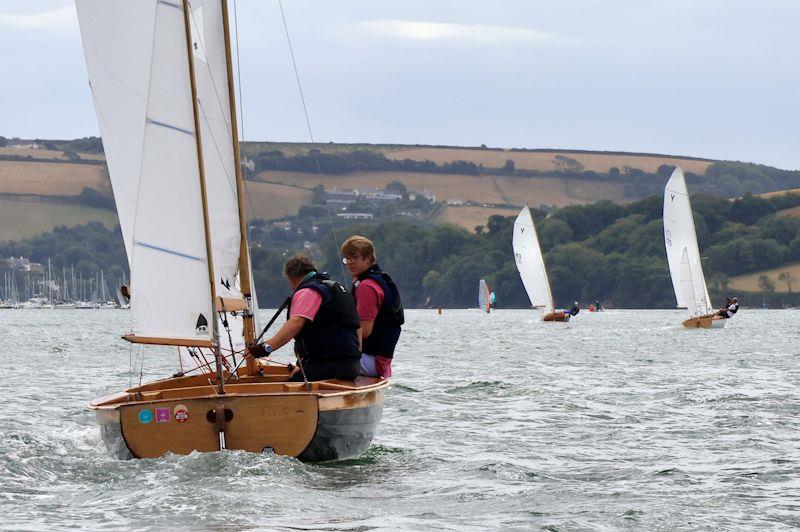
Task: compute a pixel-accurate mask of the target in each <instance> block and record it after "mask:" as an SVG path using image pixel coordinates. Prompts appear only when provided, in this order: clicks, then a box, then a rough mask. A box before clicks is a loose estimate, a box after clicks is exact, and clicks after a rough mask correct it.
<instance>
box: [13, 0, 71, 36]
mask: <svg viewBox="0 0 800 532" xmlns="http://www.w3.org/2000/svg"><path fill="white" fill-rule="evenodd" d="M0 26H11V27H13V28H20V29H34V30H71V29H75V28H77V27H78V16H77V13H76V11H75V6H74V5H70V6H66V7H62V8H59V9H53V10H52V11H45V12H43V13H0Z"/></svg>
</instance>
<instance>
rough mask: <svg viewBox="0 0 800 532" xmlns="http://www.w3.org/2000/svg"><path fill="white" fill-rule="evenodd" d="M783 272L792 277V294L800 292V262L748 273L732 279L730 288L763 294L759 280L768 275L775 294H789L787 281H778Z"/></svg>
mask: <svg viewBox="0 0 800 532" xmlns="http://www.w3.org/2000/svg"><path fill="white" fill-rule="evenodd" d="M782 272H788V273H789V275H791V277H792V292H797V291H798V290H800V262H795V263H793V264H785V265H783V266H779V267H777V268H772V269H770V270H763V271H760V272H756V273H748V274H747V275H738V276H736V277H731V280H730V283H729V284H728V286H729V287H730V288H731V289H733V290H744V291H747V292H761V288H759V287H758V278H759V277H760V276H762V275H766V276H767V277H768V278H769V280H770V281H772V282H773V283H774V284H775V292H778V293H780V292H788V286H787V285H786V282H785V281H781V280H778V276H779V275H780V274H781V273H782Z"/></svg>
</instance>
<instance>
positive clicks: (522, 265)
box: [512, 206, 553, 314]
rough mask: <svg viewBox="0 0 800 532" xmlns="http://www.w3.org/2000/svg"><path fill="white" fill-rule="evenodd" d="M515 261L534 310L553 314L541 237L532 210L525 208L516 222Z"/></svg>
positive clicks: (513, 241) (513, 239)
mask: <svg viewBox="0 0 800 532" xmlns="http://www.w3.org/2000/svg"><path fill="white" fill-rule="evenodd" d="M512 243H513V247H514V259H515V261H516V263H517V270H519V276H520V278H522V284H523V285H524V286H525V291H526V292H527V293H528V299H530V301H531V306H532V307H534V308H542V309H543V314H548V313H550V312H553V295H552V293H551V292H550V283H549V282H548V280H547V270H546V269H545V267H544V257H543V256H542V249H541V247H540V246H539V237H538V236H537V235H536V227H534V225H533V217H532V216H531V211H530V209H529V208H528V207H527V206H525V207H523V208H522V210H521V211H520V212H519V215H518V216H517V219H516V221H515V222H514V237H513V238H512Z"/></svg>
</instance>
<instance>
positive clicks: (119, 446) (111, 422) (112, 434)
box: [97, 410, 134, 460]
mask: <svg viewBox="0 0 800 532" xmlns="http://www.w3.org/2000/svg"><path fill="white" fill-rule="evenodd" d="M109 418H111V419H109ZM97 422H98V423H99V424H100V435H101V436H102V438H103V443H104V444H105V446H106V449H107V450H108V453H109V454H110V455H111V456H113V457H114V458H117V459H119V460H131V459H133V458H134V456H133V453H132V452H131V450H130V449H128V444H127V443H125V437H124V436H123V435H122V423H120V421H119V414H117V415H116V420H115V419H113V417H112V416H109V415H108V414H106V413H104V412H101V411H100V410H98V411H97Z"/></svg>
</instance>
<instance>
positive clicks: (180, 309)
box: [78, 0, 213, 340]
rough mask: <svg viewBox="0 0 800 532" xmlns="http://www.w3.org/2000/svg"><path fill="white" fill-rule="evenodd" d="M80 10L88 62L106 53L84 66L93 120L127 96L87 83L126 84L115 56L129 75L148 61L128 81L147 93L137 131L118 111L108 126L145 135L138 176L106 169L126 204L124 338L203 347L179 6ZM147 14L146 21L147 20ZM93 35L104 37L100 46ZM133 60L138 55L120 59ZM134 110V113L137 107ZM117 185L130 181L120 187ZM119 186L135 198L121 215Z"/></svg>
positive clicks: (194, 164) (192, 148)
mask: <svg viewBox="0 0 800 532" xmlns="http://www.w3.org/2000/svg"><path fill="white" fill-rule="evenodd" d="M78 3H79V16H80V19H81V32H82V33H83V34H84V35H85V36H86V35H92V38H90V39H87V38H86V37H84V46H85V47H87V48H88V49H87V51H86V55H87V57H90V56H93V55H95V54H96V50H95V49H94V48H93V47H94V46H100V47H105V48H106V50H104V51H103V53H102V55H103V56H104V58H106V59H107V60H108V62H107V63H105V64H104V65H103V66H104V67H105V70H99V71H95V70H94V69H93V66H96V62H94V64H93V62H92V61H88V60H87V62H88V63H89V75H90V79H91V80H92V84H93V86H94V92H95V94H96V96H95V102H96V103H97V105H98V111H97V113H98V116H100V117H101V123H102V122H104V121H108V118H109V117H108V116H107V115H108V113H109V107H111V106H115V105H116V106H122V105H126V104H128V103H129V101H130V100H133V98H132V97H130V95H129V94H127V93H126V94H123V95H122V96H121V97H120V98H116V97H115V95H114V94H113V93H109V94H105V93H104V94H102V95H100V94H97V93H98V91H99V89H100V88H99V87H97V86H95V79H96V78H98V77H100V78H102V77H106V76H111V77H120V78H121V79H125V75H126V70H127V69H128V68H129V65H127V64H125V63H123V62H120V61H119V60H118V59H115V57H116V56H117V55H119V56H121V57H125V58H128V59H130V61H131V63H132V65H133V67H135V68H138V69H141V68H142V65H143V64H146V65H147V69H148V76H147V83H142V80H141V77H142V76H143V75H144V74H143V72H138V73H137V74H136V75H135V76H133V78H134V80H135V81H137V82H138V83H139V86H137V87H136V90H137V91H138V90H141V86H142V85H145V86H146V90H145V92H144V93H143V96H144V97H145V100H146V106H145V108H144V113H142V114H141V115H140V116H139V117H138V120H140V121H141V125H139V126H137V125H136V124H135V122H136V120H137V117H136V116H134V113H133V112H131V113H129V114H127V115H124V116H122V115H121V114H120V115H121V116H120V118H121V120H120V122H119V123H115V122H114V123H111V125H110V127H111V128H112V129H114V130H122V129H124V128H126V127H131V128H132V129H131V131H132V133H131V134H130V135H131V136H132V135H133V134H134V133H138V134H141V135H142V136H143V138H142V140H141V141H138V142H137V143H135V144H134V145H136V146H140V148H139V157H140V160H141V163H140V165H139V166H138V173H136V172H134V171H132V170H131V171H127V170H123V171H122V174H121V175H118V176H115V175H114V172H115V170H116V169H118V168H111V167H109V171H110V173H111V175H112V180H113V181H112V183H113V185H114V195H115V198H116V199H117V204H118V205H120V204H122V205H123V206H124V208H125V209H126V212H125V216H126V217H127V218H128V219H127V220H126V221H125V225H124V226H123V232H124V233H125V234H126V235H129V236H127V238H128V239H129V242H128V243H126V245H127V246H129V247H128V258H129V263H130V267H131V296H132V297H131V309H132V317H131V318H132V323H131V329H132V333H133V334H134V335H135V336H140V337H149V338H174V339H186V338H190V339H193V340H209V339H210V334H211V327H210V326H209V325H210V324H209V321H208V320H209V319H210V318H211V316H213V313H212V308H211V293H210V284H209V280H208V260H207V255H206V246H205V234H204V224H203V213H202V202H201V195H200V182H199V165H198V160H197V139H196V133H195V127H194V109H193V101H192V96H191V85H190V78H189V64H188V61H187V53H188V52H187V43H186V31H185V22H184V13H183V7H182V4H181V3H179V2H177V1H167V0H160V1H156V0H152V1H140V2H129V1H123V0H102V1H99V0H95V1H92V0H78ZM131 5H133V6H136V8H135V9H134V8H132V7H131ZM137 9H138V10H139V11H138V12H137ZM84 14H85V15H86V17H84ZM100 14H102V16H100ZM146 14H150V15H151V16H152V20H147V16H146ZM138 22H140V23H141V24H142V27H140V28H137V31H135V32H134V31H133V30H130V31H129V30H127V29H126V28H127V26H129V25H132V24H135V23H138ZM98 26H105V27H103V28H99V27H98ZM98 35H102V36H104V40H99V39H98V38H97V37H98ZM126 36H127V37H129V38H128V39H125V37H126ZM143 41H147V42H148V43H149V46H148V45H145V44H144V43H143ZM129 47H133V49H134V50H135V52H134V51H130V50H128V48H129ZM137 53H138V54H146V57H145V58H141V57H136V58H135V59H134V58H132V57H130V58H129V57H128V56H134V55H136V54H137ZM105 88H108V89H110V88H113V83H107V84H105V87H104V89H105ZM137 109H138V112H141V110H142V107H141V106H139V107H137ZM128 120H129V121H130V122H133V123H134V124H133V125H131V124H130V123H128V122H127V121H128ZM103 133H104V135H105V131H104V132H103ZM126 135H127V134H126ZM103 140H104V147H106V149H108V148H110V150H111V152H112V153H115V152H116V151H118V149H119V148H122V146H118V145H116V143H115V141H116V140H117V139H116V138H113V137H112V138H111V139H109V140H111V142H107V140H106V138H105V136H104V139H103ZM107 145H108V146H107ZM124 149H132V148H124ZM127 159H131V160H132V159H134V157H127ZM122 180H129V181H134V183H131V182H129V181H125V182H124V183H120V181H122ZM118 184H120V185H121V189H122V190H121V192H123V193H124V192H126V191H130V190H135V191H136V194H135V195H134V205H135V208H134V210H133V212H132V213H131V212H129V211H127V208H128V206H127V205H126V204H125V198H123V197H121V194H120V192H118V186H117V185H118ZM121 221H122V213H121ZM126 226H127V227H126Z"/></svg>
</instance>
